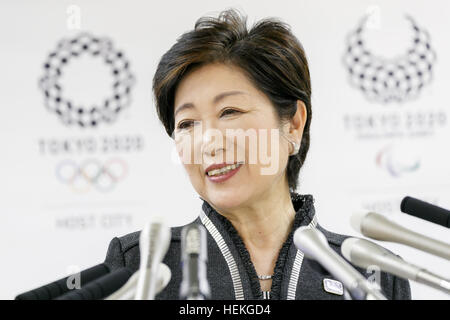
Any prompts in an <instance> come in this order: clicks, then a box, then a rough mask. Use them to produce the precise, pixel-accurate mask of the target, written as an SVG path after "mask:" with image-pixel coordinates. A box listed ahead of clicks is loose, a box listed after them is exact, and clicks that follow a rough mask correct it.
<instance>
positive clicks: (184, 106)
mask: <svg viewBox="0 0 450 320" xmlns="http://www.w3.org/2000/svg"><path fill="white" fill-rule="evenodd" d="M238 94H246V93H245V92H243V91H238V90H234V91H227V92H222V93H220V94H218V95H217V96H215V97H214V99H213V103H214V104H216V103H218V102H219V101H220V100H222V99H224V98H225V97H228V96H232V95H238ZM191 108H195V106H194V104H193V103H192V102H186V103H183V104H182V105H181V106H179V107H178V108H177V109H176V111H175V115H174V117H176V116H177V113H179V112H180V111H182V110H184V109H191Z"/></svg>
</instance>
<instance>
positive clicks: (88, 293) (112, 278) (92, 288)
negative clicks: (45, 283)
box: [56, 268, 133, 300]
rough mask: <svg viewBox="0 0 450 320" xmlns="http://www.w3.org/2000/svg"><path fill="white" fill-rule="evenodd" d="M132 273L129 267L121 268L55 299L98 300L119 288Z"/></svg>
mask: <svg viewBox="0 0 450 320" xmlns="http://www.w3.org/2000/svg"><path fill="white" fill-rule="evenodd" d="M132 275H133V271H132V270H131V269H129V268H121V269H118V270H116V271H114V272H111V273H109V274H107V275H104V276H103V277H101V278H99V279H97V280H94V281H92V282H90V283H88V284H87V285H86V286H84V287H82V288H81V289H77V290H72V291H70V292H68V293H66V294H64V295H62V296H60V297H58V298H56V300H99V299H104V298H106V297H107V296H109V295H111V294H112V293H114V292H115V291H117V290H119V289H120V288H121V287H122V286H123V285H124V284H125V283H126V282H127V281H128V279H129V278H130V277H131V276H132Z"/></svg>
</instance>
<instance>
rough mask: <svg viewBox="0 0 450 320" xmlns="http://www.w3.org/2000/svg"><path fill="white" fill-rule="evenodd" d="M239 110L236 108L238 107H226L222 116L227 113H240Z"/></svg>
mask: <svg viewBox="0 0 450 320" xmlns="http://www.w3.org/2000/svg"><path fill="white" fill-rule="evenodd" d="M239 112H240V111H238V110H236V109H225V110H224V111H223V112H222V114H221V116H223V115H227V114H233V113H239Z"/></svg>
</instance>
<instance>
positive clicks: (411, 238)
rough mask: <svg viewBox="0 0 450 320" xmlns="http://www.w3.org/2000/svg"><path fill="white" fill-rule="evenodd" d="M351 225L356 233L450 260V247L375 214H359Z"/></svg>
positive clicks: (355, 215)
mask: <svg viewBox="0 0 450 320" xmlns="http://www.w3.org/2000/svg"><path fill="white" fill-rule="evenodd" d="M350 223H351V225H352V227H353V229H355V231H357V232H359V233H361V234H362V235H364V236H366V237H369V238H372V239H375V240H381V241H390V242H396V243H400V244H404V245H407V246H410V247H413V248H416V249H418V250H422V251H425V252H428V253H431V254H433V255H436V256H439V257H441V258H444V259H447V260H450V245H449V244H447V243H445V242H442V241H439V240H435V239H432V238H430V237H427V236H424V235H422V234H420V233H417V232H414V231H411V230H409V229H406V228H404V227H402V226H401V225H399V224H397V223H395V222H393V221H391V220H389V219H388V218H386V217H385V216H383V215H381V214H378V213H375V212H357V213H355V214H353V215H352V217H351V220H350Z"/></svg>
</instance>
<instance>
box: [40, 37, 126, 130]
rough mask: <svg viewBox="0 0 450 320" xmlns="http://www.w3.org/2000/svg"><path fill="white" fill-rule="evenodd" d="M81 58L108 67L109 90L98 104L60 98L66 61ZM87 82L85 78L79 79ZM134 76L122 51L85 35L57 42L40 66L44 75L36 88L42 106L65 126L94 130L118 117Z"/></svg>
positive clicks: (105, 40) (109, 43)
mask: <svg viewBox="0 0 450 320" xmlns="http://www.w3.org/2000/svg"><path fill="white" fill-rule="evenodd" d="M83 55H90V56H91V57H101V58H102V60H103V61H104V63H105V64H106V65H107V66H109V67H110V70H111V76H112V80H113V81H112V88H111V92H110V94H109V95H108V96H106V97H105V98H104V99H103V101H102V102H96V103H92V104H91V105H80V104H78V103H77V101H76V97H67V96H65V95H64V88H63V86H62V84H61V81H60V78H61V75H62V74H63V72H64V68H65V67H66V66H67V65H68V64H69V63H70V61H72V60H74V59H77V58H79V57H81V56H83ZM81 76H84V77H86V80H88V79H89V74H84V75H81ZM134 80H135V78H134V76H133V75H132V73H131V71H130V63H129V61H128V59H127V58H126V57H125V55H124V53H123V52H122V51H119V50H117V49H116V48H114V45H113V43H112V41H111V40H110V39H108V38H97V37H94V36H93V35H91V34H89V33H81V34H79V35H78V36H76V37H74V38H72V39H63V40H61V41H60V42H59V43H58V45H57V47H56V48H55V49H54V50H53V51H52V52H51V53H50V54H49V55H48V57H47V60H46V61H45V63H44V73H43V75H42V77H41V78H40V79H39V87H40V89H41V90H42V92H43V94H44V99H45V106H46V107H47V109H48V110H50V111H51V112H54V113H55V114H56V115H57V116H58V117H59V118H60V119H61V120H62V121H63V123H65V124H67V125H78V126H80V127H83V128H85V127H95V126H98V125H99V124H100V123H101V122H106V123H111V122H114V121H115V120H116V118H117V115H118V113H119V112H120V111H121V110H123V109H124V108H126V107H128V106H129V105H130V102H131V96H130V92H131V87H132V86H133V84H134Z"/></svg>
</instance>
